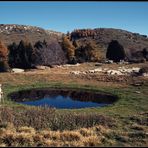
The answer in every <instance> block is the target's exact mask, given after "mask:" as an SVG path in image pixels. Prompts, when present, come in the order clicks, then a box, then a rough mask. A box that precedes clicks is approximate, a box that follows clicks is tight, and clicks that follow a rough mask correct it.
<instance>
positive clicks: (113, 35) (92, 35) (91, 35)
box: [70, 28, 148, 59]
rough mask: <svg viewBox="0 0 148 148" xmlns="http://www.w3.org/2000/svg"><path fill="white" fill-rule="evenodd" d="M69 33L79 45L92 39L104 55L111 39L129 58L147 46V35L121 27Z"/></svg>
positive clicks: (79, 30)
mask: <svg viewBox="0 0 148 148" xmlns="http://www.w3.org/2000/svg"><path fill="white" fill-rule="evenodd" d="M70 35H71V40H75V41H77V43H78V46H79V47H80V46H84V45H85V44H87V43H88V42H92V41H93V42H94V43H95V44H96V45H97V46H98V48H99V49H100V50H102V52H104V55H105V53H106V50H107V48H108V46H109V43H110V42H111V41H112V40H117V41H118V42H119V43H120V44H121V45H122V46H123V48H124V50H125V52H126V55H127V57H128V58H129V59H130V58H133V56H136V55H133V54H134V53H136V52H139V51H142V50H143V49H144V48H148V37H147V36H146V35H140V34H139V33H132V32H129V31H125V30H121V29H113V28H97V29H78V30H74V31H73V32H71V34H70ZM114 52H116V51H114ZM139 56H140V55H139Z"/></svg>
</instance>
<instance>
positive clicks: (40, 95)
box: [10, 88, 117, 109]
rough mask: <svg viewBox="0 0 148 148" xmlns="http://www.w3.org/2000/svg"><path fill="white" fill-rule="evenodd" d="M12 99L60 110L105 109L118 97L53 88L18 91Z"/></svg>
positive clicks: (12, 95) (13, 94)
mask: <svg viewBox="0 0 148 148" xmlns="http://www.w3.org/2000/svg"><path fill="white" fill-rule="evenodd" d="M10 97H11V99H12V100H13V101H16V102H17V103H21V104H26V105H31V106H49V107H55V108H58V109H79V108H86V107H103V106H107V105H110V104H112V103H113V102H115V101H116V100H117V96H114V95H111V94H108V93H103V92H91V91H86V90H69V89H51V88H48V89H47V88H46V89H31V90H24V91H18V92H15V93H12V94H10Z"/></svg>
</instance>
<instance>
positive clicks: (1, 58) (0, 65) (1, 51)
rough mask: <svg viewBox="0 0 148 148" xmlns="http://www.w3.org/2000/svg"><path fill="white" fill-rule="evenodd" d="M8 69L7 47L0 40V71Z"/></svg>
mask: <svg viewBox="0 0 148 148" xmlns="http://www.w3.org/2000/svg"><path fill="white" fill-rule="evenodd" d="M7 71H9V65H8V49H7V48H6V47H5V45H4V44H3V43H2V41H0V72H7Z"/></svg>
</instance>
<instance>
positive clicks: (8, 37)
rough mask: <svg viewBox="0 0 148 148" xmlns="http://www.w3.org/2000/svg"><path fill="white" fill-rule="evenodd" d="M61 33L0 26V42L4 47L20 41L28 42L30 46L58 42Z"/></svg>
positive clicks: (25, 26) (12, 25)
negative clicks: (38, 43)
mask: <svg viewBox="0 0 148 148" xmlns="http://www.w3.org/2000/svg"><path fill="white" fill-rule="evenodd" d="M61 37H62V33H60V32H55V31H52V30H45V29H43V28H40V27H35V26H28V25H16V24H0V40H2V41H3V42H4V43H5V44H6V45H9V44H11V43H13V42H16V43H17V44H18V43H19V42H20V41H21V40H28V41H29V42H31V43H32V44H35V42H37V41H39V40H40V41H43V40H44V39H45V40H46V41H48V40H59V39H60V38H61Z"/></svg>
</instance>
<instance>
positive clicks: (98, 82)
mask: <svg viewBox="0 0 148 148" xmlns="http://www.w3.org/2000/svg"><path fill="white" fill-rule="evenodd" d="M144 65H147V62H146V63H141V64H129V65H124V66H125V67H142V66H144ZM119 66H123V65H119V64H104V65H102V67H104V68H105V67H109V68H111V69H116V68H117V67H119ZM95 68H97V67H96V66H95V63H85V64H81V65H78V66H65V67H55V68H47V69H45V70H30V71H26V72H24V73H0V83H2V84H3V86H2V87H3V91H4V99H5V103H4V104H1V106H0V146H148V125H147V124H148V109H147V108H148V102H147V98H148V91H147V90H148V78H147V77H142V76H138V77H136V76H106V75H103V74H89V75H86V76H84V75H83V76H81V75H72V74H70V71H75V70H79V71H85V70H91V69H95ZM141 82H142V85H140V86H138V85H136V84H137V83H141ZM134 84H135V85H134ZM42 87H49V88H50V87H51V88H69V89H70V88H74V89H79V90H80V89H84V90H85V89H86V90H91V91H96V90H99V91H106V92H109V93H112V94H114V95H117V96H118V97H119V100H118V101H117V102H115V103H114V104H112V105H110V106H107V107H102V108H85V109H72V110H68V109H63V110H60V109H52V108H46V107H45V108H40V107H29V106H23V105H18V104H16V103H14V102H12V101H11V100H10V99H9V98H8V94H10V93H11V92H15V91H18V90H23V89H29V88H42Z"/></svg>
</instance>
